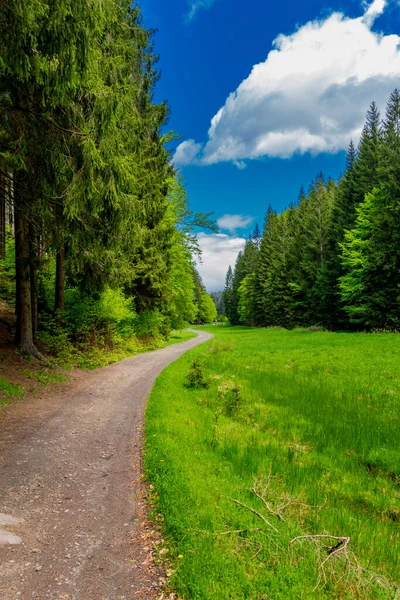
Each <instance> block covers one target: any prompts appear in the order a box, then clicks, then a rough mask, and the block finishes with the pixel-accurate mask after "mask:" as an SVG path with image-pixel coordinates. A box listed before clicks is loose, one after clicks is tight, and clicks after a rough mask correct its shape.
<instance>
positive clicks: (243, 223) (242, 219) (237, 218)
mask: <svg viewBox="0 0 400 600" xmlns="http://www.w3.org/2000/svg"><path fill="white" fill-rule="evenodd" d="M253 221H254V217H250V216H249V215H222V217H220V218H219V219H218V220H217V224H218V227H219V228H220V229H227V230H228V231H230V232H231V233H235V231H236V230H237V229H246V227H248V226H249V225H251V223H252V222H253Z"/></svg>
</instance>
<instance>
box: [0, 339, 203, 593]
mask: <svg viewBox="0 0 400 600" xmlns="http://www.w3.org/2000/svg"><path fill="white" fill-rule="evenodd" d="M211 337H212V336H211V335H210V334H208V333H205V332H198V337H197V338H195V339H192V340H189V341H187V342H183V343H181V344H177V345H175V346H169V347H168V348H164V349H162V350H157V351H155V352H149V353H147V354H142V355H139V356H134V357H132V358H128V359H126V360H123V361H122V362H120V363H117V364H114V365H111V366H108V367H103V368H101V369H97V370H96V371H92V372H89V373H82V372H80V373H78V374H75V375H73V377H72V380H71V381H70V382H68V383H67V384H61V385H60V386H57V388H54V387H53V388H52V389H49V390H48V391H47V392H45V393H43V394H42V396H41V397H39V398H38V397H32V398H26V399H25V400H24V401H22V402H18V403H16V404H15V405H14V406H12V407H11V408H9V409H7V410H6V411H5V413H4V414H3V415H2V416H1V420H0V517H1V518H0V599H1V600H31V599H32V598H35V599H36V600H136V599H154V598H157V597H158V596H160V594H161V592H160V587H159V586H160V585H161V584H162V579H163V573H162V570H161V569H160V567H157V566H155V564H154V562H153V559H152V543H151V541H152V535H153V531H151V524H150V523H149V521H148V520H147V518H146V508H145V500H144V494H143V492H144V484H143V482H142V479H141V475H142V472H141V456H142V425H143V415H144V410H145V405H146V400H147V397H148V395H149V393H150V390H151V388H152V386H153V383H154V381H155V379H156V377H157V375H159V373H160V372H161V371H162V370H163V369H164V368H165V367H166V366H167V365H169V364H170V363H171V362H173V361H174V360H175V359H177V358H178V357H179V356H181V355H182V354H183V353H184V352H186V351H187V350H189V349H191V348H193V347H195V346H197V345H198V344H201V343H203V342H205V341H207V340H208V339H210V338H211ZM54 390H56V391H54Z"/></svg>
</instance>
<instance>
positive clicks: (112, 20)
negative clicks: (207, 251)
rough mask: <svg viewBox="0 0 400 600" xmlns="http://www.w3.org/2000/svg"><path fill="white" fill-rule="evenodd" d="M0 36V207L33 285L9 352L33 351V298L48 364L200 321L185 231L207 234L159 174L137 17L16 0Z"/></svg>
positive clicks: (205, 222) (109, 6) (179, 187)
mask: <svg viewBox="0 0 400 600" xmlns="http://www.w3.org/2000/svg"><path fill="white" fill-rule="evenodd" d="M9 4H10V3H9ZM0 25H1V26H2V29H3V32H4V36H3V37H2V39H1V41H0V177H1V178H2V179H4V180H5V181H7V182H10V181H11V182H12V184H10V183H9V184H8V188H9V189H11V185H12V188H13V193H11V192H10V191H8V192H7V193H6V194H5V197H4V198H3V197H2V199H1V201H2V202H3V200H5V201H6V203H7V204H8V208H9V209H10V210H11V208H12V207H14V209H15V218H16V219H19V221H20V226H19V229H18V231H19V232H21V233H19V235H18V236H17V242H18V243H20V250H19V252H18V254H19V256H18V261H17V264H16V266H15V270H14V273H15V276H16V279H17V280H18V282H19V283H21V282H22V283H23V284H24V287H25V288H29V287H31V288H32V293H30V290H27V293H21V294H20V297H19V298H18V301H17V302H16V307H17V313H18V314H17V317H18V318H17V338H18V339H19V342H20V344H21V345H22V346H24V347H25V348H26V351H27V352H30V353H32V354H35V348H34V344H33V334H34V330H35V327H36V322H35V323H34V319H33V318H32V317H30V314H31V313H32V314H34V313H35V311H31V310H30V307H29V306H28V302H29V300H28V299H29V298H31V299H32V302H33V304H34V308H36V292H37V291H38V296H39V303H38V312H39V330H41V334H40V335H41V338H42V340H45V342H46V344H47V347H48V348H50V347H53V348H54V349H55V351H56V352H57V353H58V354H59V353H60V352H64V354H66V355H67V354H73V352H74V349H73V348H72V347H71V345H70V344H71V343H73V344H75V346H76V344H78V346H79V348H80V349H82V347H83V346H84V345H86V346H88V345H92V346H97V347H106V346H109V347H111V346H115V344H116V343H117V342H118V343H120V342H121V341H123V340H126V339H128V338H131V337H132V335H133V334H136V335H137V336H139V337H143V336H150V337H153V338H158V337H160V336H164V337H166V336H168V335H169V332H170V329H171V327H175V328H181V327H183V326H184V325H185V324H186V323H187V322H193V321H195V320H196V319H197V316H198V315H200V318H201V321H202V322H206V321H208V320H209V319H212V318H213V313H212V311H211V305H210V303H209V301H208V299H206V298H205V297H202V298H201V302H198V301H196V297H195V289H194V288H195V283H194V280H193V258H192V253H193V252H197V251H198V248H197V242H196V239H195V235H194V233H193V229H194V228H195V227H198V226H201V227H202V228H210V229H212V230H214V229H215V227H216V225H215V223H214V222H213V221H211V220H210V215H203V214H201V213H193V212H192V211H191V210H190V209H189V206H188V201H187V197H186V192H185V190H184V186H183V182H182V180H181V178H180V177H179V176H178V175H177V174H176V173H175V171H174V168H173V166H172V164H171V161H170V153H169V151H168V150H167V148H166V144H167V143H168V142H169V141H171V139H173V137H174V136H173V134H166V133H163V130H164V129H165V125H166V122H167V119H168V107H167V106H166V104H165V103H161V104H156V103H155V101H154V88H155V85H156V83H157V80H158V77H159V73H158V70H157V60H158V57H157V55H156V54H155V53H154V48H153V32H152V31H150V30H148V29H147V28H146V27H145V26H144V24H143V21H142V17H141V12H140V8H139V6H138V5H137V4H136V3H134V4H131V3H127V2H122V3H118V2H115V0H90V1H86V0H76V1H72V0H60V2H57V3H54V2H50V0H40V1H38V2H37V1H35V0H27V2H20V1H19V0H16V2H13V3H11V4H10V5H9V6H8V5H7V8H5V7H1V8H0ZM22 234H23V235H22ZM11 258H12V255H11V253H8V254H7V258H6V260H7V261H10V260H11ZM2 272H3V265H0V286H3V287H4V285H3V283H2V280H3V277H2ZM7 281H10V279H8V280H7ZM36 283H38V290H36ZM65 283H66V290H65V309H64V284H65ZM50 284H51V288H52V289H50ZM21 289H22V288H21V285H17V286H16V292H17V293H19V290H21ZM112 290H114V291H112ZM115 290H119V291H115ZM5 291H6V292H7V293H11V291H12V290H9V289H8V288H7V290H5ZM31 321H32V322H31ZM61 325H63V326H64V331H59V330H60V326H61ZM75 349H76V348H75ZM36 354H37V352H36Z"/></svg>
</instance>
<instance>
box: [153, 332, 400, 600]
mask: <svg viewBox="0 0 400 600" xmlns="http://www.w3.org/2000/svg"><path fill="white" fill-rule="evenodd" d="M209 330H210V331H211V332H212V333H214V334H215V339H214V340H213V341H212V342H210V343H209V344H207V345H204V346H202V347H199V348H197V349H195V350H193V351H191V352H190V353H188V354H186V355H185V356H184V357H182V358H181V359H180V360H179V361H177V362H176V363H174V364H173V365H171V366H170V367H169V368H168V369H167V370H166V371H164V373H163V374H162V375H161V376H160V377H159V379H158V380H157V383H156V386H155V388H154V391H153V393H152V395H151V398H150V403H149V407H148V410H147V425H146V434H147V446H146V469H147V473H148V476H149V479H150V481H151V482H152V484H153V485H154V487H155V491H156V496H155V499H154V501H155V503H156V509H157V511H161V513H162V515H163V517H164V519H165V528H166V531H167V534H168V539H169V543H170V548H171V553H172V555H173V556H175V557H177V556H178V555H183V558H181V559H176V560H175V566H176V567H177V568H176V572H175V573H174V574H173V575H172V585H173V587H174V588H175V589H176V590H177V591H178V592H179V593H180V594H181V596H182V597H184V598H186V599H187V600H189V599H197V598H199V599H200V598H201V599H203V598H204V599H213V600H214V599H215V600H224V599H226V600H228V599H235V600H239V599H241V598H249V599H252V600H256V599H257V600H262V599H268V600H275V599H277V600H278V599H282V600H288V599H296V600H297V599H308V598H310V599H311V598H313V599H314V598H346V599H347V598H348V599H350V598H360V599H361V598H362V599H367V598H394V597H395V593H396V591H395V589H396V588H395V587H391V586H390V584H391V583H392V582H393V580H396V579H400V578H399V577H398V574H399V571H400V533H399V522H400V448H399V433H400V427H399V424H400V423H399V416H400V375H399V362H400V361H399V358H400V352H399V349H400V336H399V335H395V334H387V335H371V334H334V333H321V332H318V333H311V332H309V331H306V330H296V331H291V332H289V331H285V330H277V329H273V330H254V329H246V328H228V327H218V328H216V327H212V328H210V329H209ZM195 357H200V359H201V362H202V364H203V370H204V374H205V376H206V378H207V379H208V381H209V383H210V386H209V388H208V389H203V388H198V389H191V388H189V387H188V386H187V382H186V373H187V371H188V369H189V366H190V364H191V362H192V361H193V359H194V358H195ZM233 387H235V388H237V389H238V390H239V395H238V397H239V399H238V400H235V404H234V405H233V404H232V392H231V391H229V390H230V389H232V388H233ZM232 406H234V410H232ZM260 480H261V483H263V484H264V487H267V488H268V489H267V490H266V492H265V494H264V498H266V501H267V504H268V507H269V509H270V510H269V509H268V508H267V507H266V505H265V504H264V503H263V501H262V500H261V499H260V498H258V497H257V496H256V495H255V493H254V492H252V491H250V490H251V488H253V487H254V485H255V483H256V485H259V487H258V488H257V490H260V489H262V487H263V486H262V485H260V484H259V483H258V484H257V481H258V482H260ZM257 490H256V491H257ZM234 500H237V501H239V502H240V503H241V504H237V503H235V502H234ZM287 502H289V504H288V506H287V507H286V508H284V509H282V511H283V512H282V514H281V517H283V520H282V519H281V518H280V517H279V516H278V515H277V514H276V513H277V512H279V511H278V510H277V507H279V506H283V505H284V504H285V503H287ZM243 504H245V505H246V507H245V506H243ZM249 507H250V508H253V509H254V510H257V511H258V512H259V513H260V514H262V515H263V516H264V517H265V518H267V520H268V522H269V523H270V525H271V526H269V525H267V524H266V523H265V522H264V521H263V520H262V519H261V518H260V517H259V516H257V515H256V514H254V513H253V512H251V510H250V508H249ZM274 513H275V514H274ZM255 529H257V531H255ZM237 530H240V532H236V531H237ZM226 531H233V532H236V533H227V534H225V533H224V532H226ZM221 533H222V534H223V535H220V534H221ZM303 534H309V535H316V534H329V535H332V536H338V537H350V545H349V549H350V551H351V552H354V557H355V558H354V560H357V561H358V564H359V565H360V566H361V567H364V568H367V569H368V570H367V571H361V570H359V569H358V568H355V569H353V568H352V567H351V565H350V564H349V563H348V562H347V561H346V560H345V556H344V553H343V552H342V553H339V554H338V556H337V557H335V556H334V557H333V558H332V559H329V560H328V561H327V562H326V563H325V564H324V565H322V563H323V561H324V559H325V558H327V557H328V556H330V555H329V554H328V550H327V549H326V548H324V547H322V548H321V546H320V545H317V543H316V541H318V540H305V541H301V540H300V541H298V542H295V543H293V544H292V545H290V541H291V540H292V539H293V538H294V537H296V536H298V535H303ZM331 545H332V546H333V545H334V544H333V542H331ZM350 556H353V555H350ZM354 560H353V559H352V561H351V562H352V564H353V565H354V564H355V563H354ZM373 574H377V575H379V576H380V577H381V578H380V579H379V578H378V579H377V578H376V577H374V576H373ZM383 576H386V577H387V580H386V579H383ZM317 584H318V586H317ZM316 586H317V587H316Z"/></svg>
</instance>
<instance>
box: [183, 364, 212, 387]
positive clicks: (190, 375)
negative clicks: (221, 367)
mask: <svg viewBox="0 0 400 600" xmlns="http://www.w3.org/2000/svg"><path fill="white" fill-rule="evenodd" d="M186 379H187V380H188V382H189V387H192V388H196V387H201V388H208V385H209V384H208V382H207V381H206V380H205V377H204V372H203V365H202V363H201V362H200V360H199V359H198V358H195V359H194V361H193V362H192V364H191V365H190V367H189V370H188V372H187V375H186Z"/></svg>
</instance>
